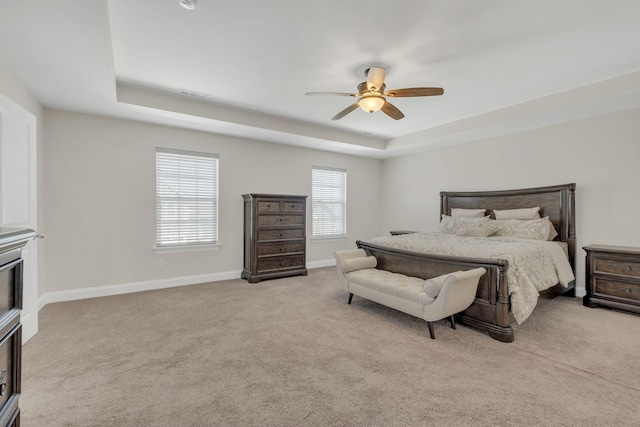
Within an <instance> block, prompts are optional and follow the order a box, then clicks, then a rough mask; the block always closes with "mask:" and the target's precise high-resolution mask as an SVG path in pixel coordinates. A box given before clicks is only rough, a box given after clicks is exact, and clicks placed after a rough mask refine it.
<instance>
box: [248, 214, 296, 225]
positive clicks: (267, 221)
mask: <svg viewBox="0 0 640 427" xmlns="http://www.w3.org/2000/svg"><path fill="white" fill-rule="evenodd" d="M303 221H304V218H303V217H302V215H260V216H259V217H258V227H260V226H265V225H302V224H303Z"/></svg>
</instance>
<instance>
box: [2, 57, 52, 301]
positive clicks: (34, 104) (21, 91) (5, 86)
mask: <svg viewBox="0 0 640 427" xmlns="http://www.w3.org/2000/svg"><path fill="white" fill-rule="evenodd" d="M0 93H2V94H3V95H4V96H6V97H7V98H9V99H11V100H12V101H13V102H15V103H16V104H18V105H20V106H21V107H22V108H24V109H25V110H27V111H29V112H30V113H31V114H33V115H34V116H35V117H36V124H37V131H36V132H37V136H36V137H37V164H38V166H37V167H38V171H37V176H38V195H37V203H38V227H37V228H38V230H37V231H38V233H40V234H44V233H46V229H45V220H44V215H45V211H44V185H43V184H44V182H43V178H44V132H43V127H44V120H43V118H44V109H43V108H42V105H40V103H39V102H38V100H37V99H36V98H35V97H34V96H33V94H32V93H31V92H30V91H29V89H27V87H26V86H24V85H23V84H22V82H21V81H20V79H18V77H17V76H16V75H15V73H14V72H13V71H12V70H11V69H10V68H9V66H8V65H7V64H6V63H5V62H4V61H3V60H2V59H1V58H0ZM45 245H46V242H45V241H44V240H43V239H40V240H39V241H38V297H40V296H41V295H42V294H43V293H44V292H45V289H46V274H45V271H44V262H43V260H44V257H45Z"/></svg>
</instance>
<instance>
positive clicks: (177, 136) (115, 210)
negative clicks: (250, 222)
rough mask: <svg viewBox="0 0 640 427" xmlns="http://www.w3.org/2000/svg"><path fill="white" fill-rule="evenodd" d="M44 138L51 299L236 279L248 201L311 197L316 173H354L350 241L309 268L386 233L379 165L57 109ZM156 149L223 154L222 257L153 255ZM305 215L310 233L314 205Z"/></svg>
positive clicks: (323, 246) (325, 247)
mask: <svg viewBox="0 0 640 427" xmlns="http://www.w3.org/2000/svg"><path fill="white" fill-rule="evenodd" d="M45 135H46V141H47V144H46V149H45V155H46V158H47V167H46V171H45V180H46V184H45V186H46V187H45V189H46V200H45V203H46V206H47V224H48V227H47V258H46V272H47V279H48V280H47V292H56V291H63V290H73V289H81V288H91V287H98V286H109V285H116V284H130V283H134V282H141V281H153V280H162V279H166V278H173V277H181V276H197V275H206V274H211V273H224V272H234V271H235V272H238V275H239V272H240V270H241V269H242V265H243V258H242V257H243V216H242V212H243V202H242V197H241V195H242V194H243V193H277V194H300V195H305V194H306V195H309V196H311V167H312V166H313V165H320V166H331V167H337V168H345V169H347V171H348V179H347V183H348V188H347V191H348V203H349V205H348V223H347V229H348V234H349V239H348V240H340V241H330V242H311V241H309V242H308V244H307V263H308V264H309V263H311V264H313V263H314V262H315V263H321V262H322V261H326V260H331V259H333V255H332V252H333V251H334V250H338V249H346V248H353V247H355V240H356V239H362V238H367V237H372V236H374V235H377V234H378V233H379V232H380V217H379V211H380V205H379V203H380V201H379V198H378V195H379V188H380V185H381V183H380V177H381V171H382V162H381V161H380V160H373V159H365V158H358V157H354V156H347V155H341V154H335V153H328V152H323V151H315V150H309V149H304V148H296V147H291V146H285V145H280V144H271V143H263V142H258V141H249V140H243V139H237V138H232V137H226V136H220V135H214V134H208V133H203V132H196V131H190V130H184V129H177V128H171V127H164V126H158V125H152V124H145V123H137V122H131V121H125V120H119V119H109V118H102V117H96V116H89V115H82V114H75V113H68V112H62V111H57V110H46V112H45ZM156 146H161V147H170V148H179V149H185V150H194V151H206V152H213V153H217V154H219V156H220V184H219V185H220V187H219V190H220V212H219V215H220V224H219V225H220V235H219V238H220V243H221V247H220V249H219V250H214V251H205V252H188V253H173V254H155V253H154V251H153V247H154V245H155V147H156ZM307 207H308V210H309V215H308V216H307V218H308V221H309V224H308V230H310V209H311V204H310V202H308V203H307ZM308 234H309V233H308ZM159 259H161V260H163V261H164V264H165V267H164V268H163V269H159V268H158V267H157V265H158V260H159Z"/></svg>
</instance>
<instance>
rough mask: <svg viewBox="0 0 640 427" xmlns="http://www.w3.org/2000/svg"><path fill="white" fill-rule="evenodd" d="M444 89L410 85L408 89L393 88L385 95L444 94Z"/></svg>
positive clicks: (397, 96)
mask: <svg viewBox="0 0 640 427" xmlns="http://www.w3.org/2000/svg"><path fill="white" fill-rule="evenodd" d="M443 93H444V89H442V88H441V87H408V88H406V89H393V90H390V91H389V92H387V93H385V96H391V97H396V98H399V97H403V96H404V97H407V96H435V95H442V94H443Z"/></svg>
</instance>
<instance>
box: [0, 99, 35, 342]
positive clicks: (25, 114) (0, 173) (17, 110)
mask: <svg viewBox="0 0 640 427" xmlns="http://www.w3.org/2000/svg"><path fill="white" fill-rule="evenodd" d="M11 120H13V122H11V123H9V121H11ZM14 125H15V126H18V127H19V126H24V127H26V128H25V129H22V130H24V131H25V132H23V133H21V134H19V135H12V137H10V138H5V137H4V136H5V135H8V132H5V128H8V127H10V126H14ZM0 132H1V133H0V156H9V157H10V156H12V155H16V156H20V158H19V159H17V160H16V161H18V162H19V164H20V165H22V166H24V167H26V169H27V170H26V171H25V170H23V168H20V169H19V170H18V169H15V168H13V171H12V170H8V171H7V170H5V169H9V168H6V167H5V168H3V166H2V165H3V164H5V165H6V166H15V164H14V163H11V161H12V160H15V159H11V158H3V157H0V207H1V209H0V225H1V226H3V227H25V228H31V229H33V230H36V232H37V230H38V205H37V201H38V191H37V190H38V187H37V185H38V181H37V167H38V165H37V155H36V154H37V152H36V151H37V135H36V132H37V120H36V117H35V116H34V115H33V114H31V113H30V112H29V111H27V110H26V109H24V108H22V107H21V106H20V105H18V104H17V103H15V102H13V101H12V100H11V99H9V98H7V97H6V96H4V95H3V94H0ZM18 133H19V132H18ZM8 144H26V145H27V146H26V147H24V146H13V147H12V146H10V145H8ZM25 149H26V150H25ZM12 153H17V154H12ZM5 162H9V163H5ZM13 173H19V174H20V175H19V176H15V175H12V174H13ZM23 178H25V179H26V180H27V181H28V182H27V183H26V185H25V183H24V182H20V180H21V179H23ZM16 184H18V185H20V190H21V191H27V193H28V195H27V196H26V197H25V196H24V195H22V196H21V195H20V194H18V193H16V192H13V193H12V192H11V188H13V187H11V186H12V185H13V186H15V185H16ZM16 196H17V197H16ZM10 203H19V204H21V205H22V206H18V207H17V209H13V208H15V206H10V207H9V206H8V204H10ZM12 209H13V210H12ZM12 211H17V212H18V214H10V212H12ZM22 258H23V260H24V268H23V279H24V280H23V293H22V295H23V300H22V313H21V322H22V341H23V342H27V341H28V340H29V339H30V338H31V337H33V336H34V335H35V334H36V333H37V332H38V239H32V240H31V241H29V243H28V244H27V245H26V246H25V247H23V248H22Z"/></svg>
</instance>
